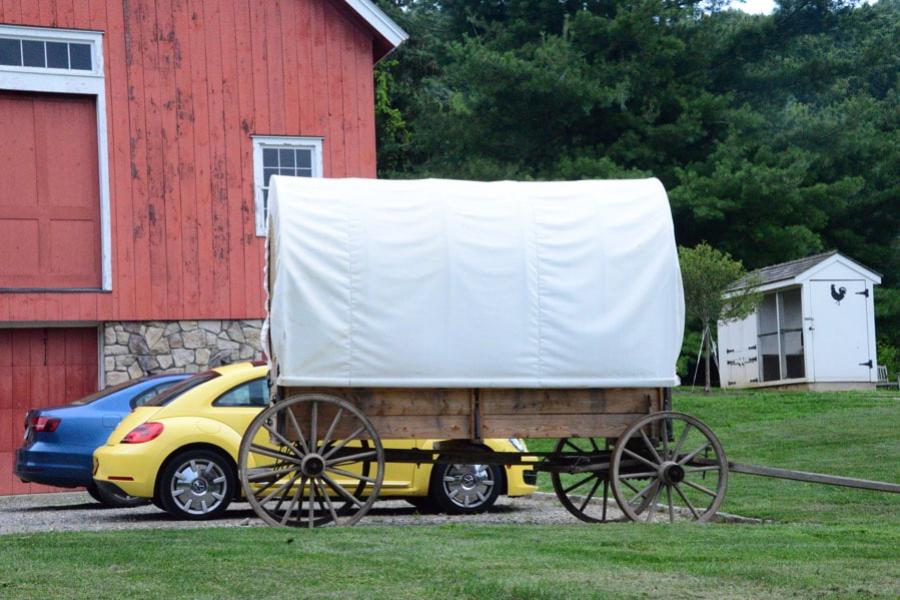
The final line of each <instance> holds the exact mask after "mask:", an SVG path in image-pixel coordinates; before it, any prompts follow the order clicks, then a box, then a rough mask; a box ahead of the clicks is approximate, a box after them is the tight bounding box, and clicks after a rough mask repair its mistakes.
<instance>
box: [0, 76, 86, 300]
mask: <svg viewBox="0 0 900 600" xmlns="http://www.w3.org/2000/svg"><path fill="white" fill-rule="evenodd" d="M0 140H2V143H0V165H3V167H2V171H3V176H2V184H0V257H2V260H0V288H20V289H21V288H91V289H97V288H99V287H100V285H101V280H100V277H101V275H100V187H99V185H100V184H99V171H98V158H97V109H96V100H95V99H94V97H93V96H68V95H63V94H39V93H30V92H28V93H26V92H10V91H0Z"/></svg>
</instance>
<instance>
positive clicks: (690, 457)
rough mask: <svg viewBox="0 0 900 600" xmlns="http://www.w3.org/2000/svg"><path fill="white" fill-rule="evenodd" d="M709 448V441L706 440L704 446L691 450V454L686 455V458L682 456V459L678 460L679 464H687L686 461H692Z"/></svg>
mask: <svg viewBox="0 0 900 600" xmlns="http://www.w3.org/2000/svg"><path fill="white" fill-rule="evenodd" d="M707 448H709V442H706V443H705V444H703V445H702V446H700V447H699V448H697V449H696V450H694V451H693V452H691V453H690V454H688V455H686V456H685V457H684V458H682V459H681V460H679V461H678V464H679V465H683V464H685V463H688V462H690V461H691V460H692V459H693V458H694V457H695V456H697V455H698V454H700V453H701V452H703V451H704V450H706V449H707Z"/></svg>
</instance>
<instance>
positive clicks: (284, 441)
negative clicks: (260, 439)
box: [263, 423, 303, 458]
mask: <svg viewBox="0 0 900 600" xmlns="http://www.w3.org/2000/svg"><path fill="white" fill-rule="evenodd" d="M263 427H265V429H266V431H268V432H269V434H270V435H272V436H274V437H275V438H277V439H278V441H279V442H281V447H283V448H287V449H288V450H290V452H291V454H293V455H294V456H296V457H297V458H303V455H302V454H300V453H299V452H297V449H296V448H294V444H293V442H291V441H290V440H289V439H287V438H286V437H284V436H283V435H281V434H280V433H278V432H277V431H276V430H275V429H274V428H273V427H271V426H269V424H268V423H263Z"/></svg>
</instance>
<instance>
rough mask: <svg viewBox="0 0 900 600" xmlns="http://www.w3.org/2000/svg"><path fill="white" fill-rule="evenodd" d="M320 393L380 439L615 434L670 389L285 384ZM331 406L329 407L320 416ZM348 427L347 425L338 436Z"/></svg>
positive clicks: (661, 402)
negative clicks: (359, 417) (346, 406)
mask: <svg viewBox="0 0 900 600" xmlns="http://www.w3.org/2000/svg"><path fill="white" fill-rule="evenodd" d="M316 393H318V394H328V395H331V396H335V397H338V398H342V399H344V400H346V401H348V402H350V403H351V404H352V405H354V406H356V407H357V408H358V409H359V410H360V411H361V412H362V413H363V414H365V415H366V416H367V417H368V418H369V420H370V421H371V422H372V425H373V426H374V427H375V429H376V430H377V431H378V434H379V435H380V436H381V437H382V438H383V439H392V438H397V439H399V438H403V439H466V440H481V439H484V438H508V437H514V438H564V437H585V438H586V437H608V438H617V437H619V435H621V434H622V433H623V432H624V431H625V430H626V429H627V428H628V427H629V426H630V425H631V424H633V423H634V422H635V421H637V420H638V419H640V418H642V417H645V416H647V415H649V414H652V413H655V412H660V411H662V410H665V409H666V408H668V407H667V406H666V399H667V397H668V390H667V389H666V388H610V389H549V390H534V389H493V388H487V389H415V388H375V389H371V388H283V389H282V390H281V394H282V395H283V397H285V398H287V397H290V396H295V395H298V394H316ZM334 412H335V409H334V408H333V407H332V408H329V409H326V412H325V413H323V414H322V415H321V417H320V418H321V419H322V420H326V421H327V420H328V419H329V418H333V417H334ZM295 414H296V416H298V418H307V415H306V414H302V413H300V412H297V413H295ZM350 433H351V431H350V430H348V428H347V427H343V428H339V429H338V430H337V431H336V432H335V435H336V436H338V437H340V436H342V435H343V436H346V435H349V434H350Z"/></svg>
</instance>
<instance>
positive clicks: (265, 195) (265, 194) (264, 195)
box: [263, 190, 269, 216]
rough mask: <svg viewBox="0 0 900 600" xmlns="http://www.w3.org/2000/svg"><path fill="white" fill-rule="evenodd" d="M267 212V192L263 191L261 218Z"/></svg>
mask: <svg viewBox="0 0 900 600" xmlns="http://www.w3.org/2000/svg"><path fill="white" fill-rule="evenodd" d="M267 210H269V190H263V216H265V215H266V211H267Z"/></svg>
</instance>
